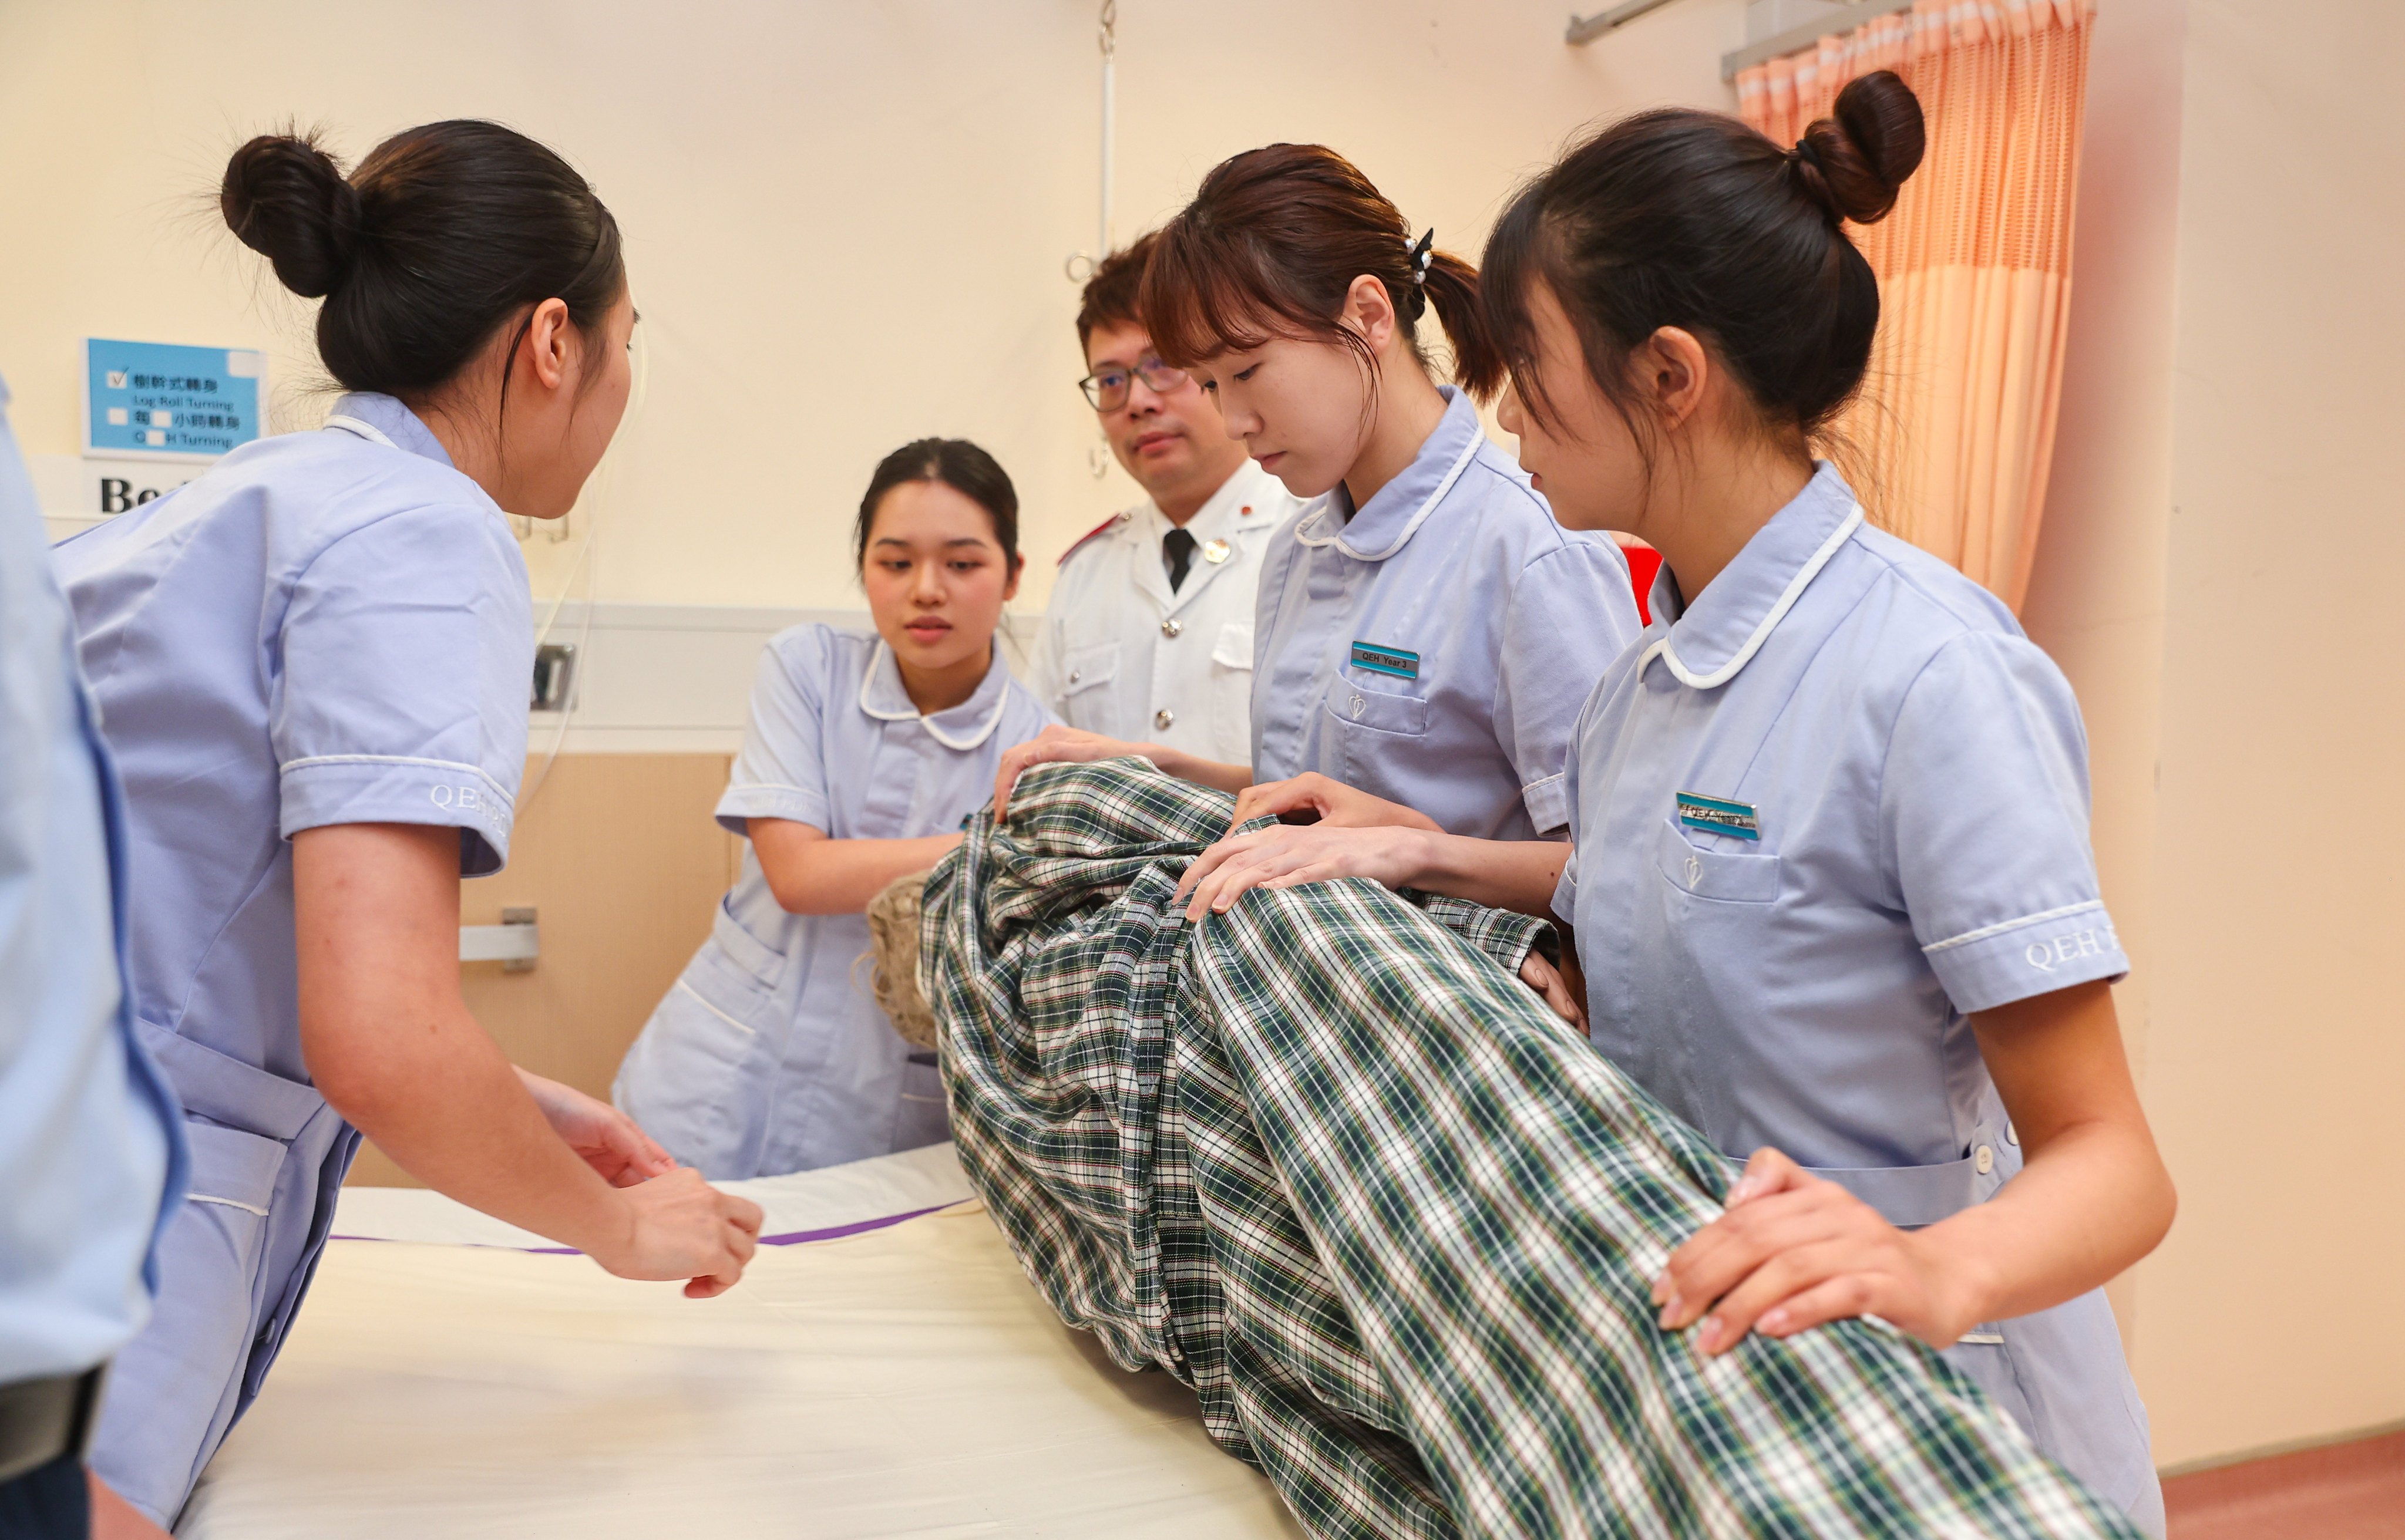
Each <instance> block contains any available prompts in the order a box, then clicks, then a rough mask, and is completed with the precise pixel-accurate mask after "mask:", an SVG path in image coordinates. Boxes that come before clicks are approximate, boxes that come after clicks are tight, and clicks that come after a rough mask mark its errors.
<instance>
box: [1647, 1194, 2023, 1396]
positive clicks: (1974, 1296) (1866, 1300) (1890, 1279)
mask: <svg viewBox="0 0 2405 1540" xmlns="http://www.w3.org/2000/svg"><path fill="white" fill-rule="evenodd" d="M1979 1297H1980V1295H1979V1294H1978V1291H1977V1290H1976V1288H1975V1287H1974V1286H1972V1284H1971V1281H1969V1280H1967V1279H1965V1278H1963V1277H1961V1276H1959V1273H1958V1272H1957V1271H1956V1270H1954V1269H1949V1268H1948V1267H1946V1266H1945V1264H1944V1262H1943V1260H1942V1259H1941V1256H1940V1254H1939V1253H1938V1251H1937V1250H1936V1248H1934V1247H1933V1246H1932V1245H1931V1244H1930V1243H1929V1241H1928V1240H1927V1239H1925V1237H1924V1236H1923V1235H1921V1234H1917V1233H1915V1232H1912V1231H1907V1230H1900V1229H1897V1228H1896V1227H1895V1226H1894V1225H1891V1224H1889V1223H1888V1222H1887V1221H1886V1220H1885V1219H1884V1218H1882V1217H1880V1215H1879V1212H1878V1210H1876V1209H1873V1208H1872V1207H1871V1206H1870V1205H1869V1204H1867V1203H1864V1201H1863V1200H1862V1199H1861V1198H1859V1197H1855V1196H1854V1195H1853V1194H1852V1193H1850V1192H1848V1191H1847V1190H1846V1189H1845V1188H1843V1187H1841V1186H1839V1185H1838V1184H1837V1183H1834V1182H1829V1181H1825V1180H1823V1179H1821V1178H1820V1177H1817V1176H1814V1175H1813V1174H1812V1173H1810V1172H1809V1171H1807V1170H1806V1169H1804V1168H1802V1167H1801V1166H1798V1165H1796V1164H1795V1162H1793V1160H1790V1159H1788V1158H1787V1156H1785V1155H1781V1154H1779V1152H1778V1151H1777V1150H1771V1149H1764V1150H1759V1151H1756V1152H1755V1153H1754V1156H1753V1158H1752V1159H1751V1160H1750V1161H1748V1162H1746V1167H1745V1174H1744V1176H1742V1177H1741V1178H1739V1179H1738V1181H1737V1185H1736V1186H1735V1187H1734V1188H1732V1189H1731V1190H1730V1192H1729V1202H1728V1209H1727V1211H1725V1212H1723V1214H1722V1215H1721V1217H1720V1218H1718V1219H1715V1220H1713V1221H1712V1222H1711V1223H1710V1224H1709V1225H1705V1226H1704V1227H1703V1228H1702V1229H1701V1230H1698V1231H1696V1232H1695V1236H1694V1237H1693V1238H1692V1239H1689V1240H1688V1241H1687V1243H1686V1244H1685V1245H1683V1246H1681V1247H1680V1248H1679V1249H1678V1250H1677V1251H1675V1252H1673V1253H1670V1265H1669V1266H1668V1267H1667V1268H1665V1269H1664V1270H1663V1273H1662V1276H1661V1277H1660V1278H1658V1279H1656V1280H1655V1281H1654V1283H1653V1303H1654V1304H1656V1305H1658V1306H1660V1307H1661V1308H1662V1317H1661V1320H1662V1326H1663V1329H1664V1330H1666V1331H1678V1330H1681V1329H1683V1328H1684V1327H1686V1326H1687V1325H1688V1324H1690V1323H1694V1322H1695V1321H1697V1320H1699V1319H1700V1321H1701V1322H1702V1324H1701V1325H1698V1326H1697V1327H1696V1328H1695V1346H1696V1347H1697V1348H1698V1349H1700V1350H1701V1351H1704V1352H1705V1353H1706V1354H1718V1353H1723V1352H1726V1351H1728V1350H1729V1349H1731V1348H1733V1347H1735V1346H1737V1343H1738V1342H1740V1341H1742V1340H1744V1338H1745V1334H1746V1333H1747V1332H1749V1331H1757V1332H1760V1333H1761V1334H1762V1335H1763V1336H1765V1337H1791V1336H1793V1335H1794V1334H1795V1333H1797V1332H1800V1331H1803V1330H1805V1329H1806V1328H1807V1327H1811V1326H1818V1325H1821V1324H1822V1323H1826V1322H1831V1321H1843V1320H1846V1319H1848V1318H1849V1317H1853V1316H1861V1315H1876V1316H1878V1317H1880V1318H1881V1319H1883V1320H1886V1321H1888V1322H1891V1323H1893V1324H1895V1325H1896V1326H1898V1327H1901V1328H1902V1329H1903V1330H1905V1331H1907V1332H1910V1333H1911V1334H1912V1335H1913V1336H1915V1337H1919V1338H1920V1339H1921V1340H1922V1341H1924V1342H1926V1343H1928V1344H1929V1345H1930V1346H1931V1347H1933V1348H1944V1347H1947V1346H1949V1345H1951V1344H1952V1342H1953V1341H1954V1339H1955V1338H1956V1337H1961V1336H1962V1334H1963V1333H1964V1332H1966V1331H1969V1330H1970V1329H1971V1327H1972V1326H1973V1325H1974V1324H1975V1323H1976V1322H1977V1321H1978V1320H1979V1310H1978V1305H1977V1300H1978V1298H1979ZM1707 1312H1709V1313H1707Z"/></svg>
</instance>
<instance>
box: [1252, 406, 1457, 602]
mask: <svg viewBox="0 0 2405 1540" xmlns="http://www.w3.org/2000/svg"><path fill="white" fill-rule="evenodd" d="M1437 390H1438V392H1439V393H1440V394H1442V396H1443V397H1444V399H1445V406H1444V417H1443V419H1442V421H1441V422H1439V423H1438V424H1437V425H1436V431H1435V432H1433V433H1430V434H1429V435H1428V441H1427V442H1426V443H1424V444H1422V445H1420V451H1419V454H1418V455H1415V456H1413V460H1412V463H1411V464H1410V465H1408V466H1405V467H1404V468H1403V469H1402V472H1401V474H1399V475H1398V476H1397V477H1396V478H1395V479H1394V480H1393V481H1391V482H1388V483H1386V484H1385V485H1384V486H1382V487H1380V488H1379V489H1378V492H1377V495H1376V496H1375V497H1371V499H1370V500H1369V502H1368V503H1366V504H1364V505H1363V506H1362V507H1360V508H1357V509H1356V510H1354V511H1353V517H1352V518H1350V519H1345V518H1343V517H1341V516H1340V515H1339V514H1338V512H1337V507H1338V505H1337V499H1338V498H1339V497H1343V496H1344V483H1342V482H1339V483H1336V485H1335V486H1333V487H1331V488H1330V489H1329V490H1328V491H1327V492H1324V493H1322V494H1321V495H1320V496H1319V497H1315V498H1314V499H1313V500H1312V504H1311V506H1310V507H1309V508H1307V509H1305V510H1304V511H1303V513H1302V517H1301V522H1300V523H1299V524H1297V525H1296V526H1295V532H1294V538H1295V539H1298V540H1300V541H1301V542H1302V543H1303V544H1304V545H1311V546H1321V545H1332V546H1334V547H1336V549H1337V550H1339V551H1342V552H1343V553H1345V554H1346V555H1348V556H1350V557H1352V558H1353V559H1354V560H1356V561H1364V562H1382V561H1385V559H1386V558H1387V557H1389V556H1391V555H1393V554H1394V553H1396V552H1398V551H1400V550H1401V549H1402V548H1403V546H1404V544H1405V542H1407V541H1409V540H1410V539H1411V538H1412V537H1413V535H1416V534H1418V533H1419V529H1420V525H1424V524H1426V523H1428V515H1429V514H1431V513H1434V512H1435V511H1436V510H1437V505H1438V504H1439V503H1441V502H1442V501H1444V495H1445V494H1446V493H1448V492H1450V491H1452V490H1453V483H1456V482H1457V481H1459V480H1461V473H1462V472H1463V471H1465V470H1467V469H1470V461H1471V460H1473V459H1475V458H1476V457H1477V455H1478V449H1479V446H1480V445H1481V444H1484V442H1485V441H1486V430H1485V428H1484V427H1481V426H1480V424H1479V421H1478V412H1477V409H1476V408H1474V407H1472V406H1471V405H1470V397H1469V396H1468V394H1467V393H1465V392H1463V391H1461V390H1459V389H1456V387H1454V386H1452V385H1439V386H1437Z"/></svg>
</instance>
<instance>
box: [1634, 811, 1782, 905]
mask: <svg viewBox="0 0 2405 1540" xmlns="http://www.w3.org/2000/svg"><path fill="white" fill-rule="evenodd" d="M1653 863H1654V866H1655V868H1656V869H1657V870H1658V871H1660V873H1661V874H1662V880H1663V881H1665V882H1667V883H1668V884H1669V885H1670V886H1671V887H1673V888H1676V889H1679V890H1680V891H1681V892H1682V893H1692V894H1694V895H1695V897H1697V898H1701V899H1712V900H1716V901H1718V902H1720V903H1771V902H1773V901H1774V900H1776V899H1777V898H1778V897H1779V858H1778V857H1777V856H1775V855H1762V854H1756V853H1755V852H1753V851H1750V850H1707V849H1705V848H1703V847H1700V846H1698V845H1696V844H1695V843H1694V842H1693V841H1691V840H1689V839H1688V838H1687V836H1686V834H1685V833H1683V832H1681V830H1680V828H1679V824H1678V820H1676V819H1663V820H1662V832H1661V833H1660V834H1659V835H1657V836H1656V837H1655V840H1654V858H1653Z"/></svg>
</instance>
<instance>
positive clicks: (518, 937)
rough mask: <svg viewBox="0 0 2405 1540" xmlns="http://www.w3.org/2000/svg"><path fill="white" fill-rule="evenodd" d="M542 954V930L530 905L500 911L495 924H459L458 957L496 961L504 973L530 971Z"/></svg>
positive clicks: (468, 959) (465, 959)
mask: <svg viewBox="0 0 2405 1540" xmlns="http://www.w3.org/2000/svg"><path fill="white" fill-rule="evenodd" d="M541 955H542V932H541V930H540V929H539V928H538V927H537V926H536V925H535V921H534V908H533V906H532V905H531V904H529V905H526V906H523V907H512V908H507V909H504V910H502V911H501V922H500V923H499V925H462V926H461V927H459V960H460V961H462V962H498V963H499V964H500V965H501V972H502V973H531V972H532V971H533V969H534V964H535V959H537V958H538V957H540V956H541Z"/></svg>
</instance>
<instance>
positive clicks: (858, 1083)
mask: <svg viewBox="0 0 2405 1540" xmlns="http://www.w3.org/2000/svg"><path fill="white" fill-rule="evenodd" d="M1057 720H1058V719H1056V718H1055V717H1054V716H1053V715H1052V713H1051V712H1050V711H1048V710H1047V709H1046V708H1045V707H1044V705H1043V703H1042V702H1041V701H1039V700H1038V699H1036V697H1035V695H1034V693H1033V692H1032V691H1030V690H1029V689H1028V688H1027V687H1026V686H1025V685H1022V684H1020V682H1019V681H1018V680H1017V679H1012V678H1011V675H1010V667H1009V665H1007V664H1006V663H1005V662H1004V661H1003V658H1002V650H1001V649H1000V648H996V649H995V650H994V656H993V662H992V665H991V666H990V667H988V668H987V670H986V675H985V679H984V680H983V681H982V682H981V683H979V684H978V686H977V693H975V694H973V695H971V696H970V697H969V698H968V699H967V700H965V701H963V702H962V703H961V704H960V705H958V706H955V707H950V708H949V709H947V710H943V711H938V712H935V714H934V715H932V716H924V717H922V716H921V715H920V714H919V708H918V707H915V706H913V705H911V704H910V697H909V695H908V693H907V692H906V691H905V690H904V689H903V686H902V675H901V671H900V670H899V669H898V668H897V667H896V666H895V665H894V661H893V649H891V648H889V647H887V646H886V645H885V644H884V642H882V641H881V640H879V638H878V637H877V636H876V634H875V633H873V632H858V631H842V630H837V629H836V628H834V627H832V626H825V625H815V624H812V625H797V626H795V627H794V628H792V629H791V630H788V631H783V632H780V633H779V634H778V635H777V636H776V637H772V638H770V640H769V642H768V646H767V651H764V652H763V653H762V654H761V656H760V667H759V672H758V673H757V675H756V676H755V677H754V679H753V681H752V721H751V724H750V726H749V727H747V728H746V729H745V731H744V734H743V752H742V753H741V755H740V756H738V758H737V760H736V762H735V769H734V773H733V775H732V776H731V777H729V779H728V783H727V787H726V794H725V795H724V796H723V797H721V798H720V799H719V802H718V821H719V822H720V823H722V824H724V826H725V827H726V828H727V830H728V831H729V832H731V833H738V834H743V833H748V832H749V824H748V820H749V819H791V820H792V821H793V822H795V823H807V824H809V825H810V826H811V827H812V828H814V829H818V830H820V831H822V832H823V833H825V834H826V835H827V837H828V838H830V839H920V838H923V837H925V836H926V835H929V834H949V833H957V832H958V831H959V829H960V827H961V821H962V819H965V818H966V817H967V816H968V815H969V814H970V813H972V812H974V811H976V810H977V808H978V807H981V806H983V805H985V803H986V801H987V799H988V798H990V797H991V796H992V794H993V777H994V772H995V770H996V769H997V767H998V766H999V764H1000V762H1001V759H1002V751H1003V750H1004V749H1007V748H1009V747H1010V746H1011V745H1012V744H1015V743H1023V742H1025V741H1026V740H1027V739H1029V738H1032V737H1034V735H1036V734H1038V733H1040V732H1042V731H1043V730H1044V729H1045V727H1046V726H1048V724H1050V723H1051V722H1053V721H1057ZM867 955H868V920H867V917H865V916H863V915H794V914H788V913H786V912H785V910H784V909H783V908H782V907H781V905H779V903H777V895H776V894H775V893H773V892H771V891H770V890H769V888H768V878H767V875H766V874H765V873H763V872H762V871H761V869H760V856H759V853H758V852H757V851H756V850H754V849H753V848H752V847H751V846H749V845H748V844H747V845H746V846H745V847H744V850H743V872H742V875H741V876H740V877H739V878H738V880H737V882H736V884H735V887H734V889H732V890H731V891H729V892H728V893H727V895H726V897H725V898H724V899H723V900H722V901H720V903H719V905H718V912H717V913H716V914H715V915H714V916H713V917H711V922H710V938H709V939H708V940H707V941H704V942H703V943H702V944H701V948H700V950H698V951H696V953H694V956H693V960H692V961H691V962H690V963H688V964H686V966H685V971H684V973H683V975H682V977H680V978H679V979H678V980H677V981H676V984H675V986H674V987H671V988H670V989H669V990H668V994H667V995H666V996H665V997H664V998H662V1000H661V1001H660V1003H659V1006H658V1008H657V1009H656V1010H654V1012H653V1013H652V1019H651V1021H650V1022H649V1023H648V1024H646V1025H645V1026H644V1028H643V1032H642V1035H641V1036H640V1037H639V1038H637V1039H636V1040H635V1045H634V1046H633V1047H632V1048H630V1049H628V1050H627V1052H626V1062H625V1063H623V1064H622V1065H620V1066H619V1069H618V1081H617V1086H616V1090H615V1092H614V1095H615V1098H616V1099H617V1103H618V1105H619V1107H620V1108H622V1109H624V1110H625V1112H626V1113H627V1115H629V1116H631V1117H632V1118H634V1119H635V1121H636V1122H638V1123H640V1124H641V1125H642V1126H643V1128H644V1131H645V1132H647V1133H649V1134H650V1135H651V1136H652V1137H653V1138H654V1139H656V1140H658V1141H660V1143H661V1144H662V1145H663V1146H664V1147H666V1148H667V1150H668V1153H669V1154H671V1155H675V1156H676V1157H677V1159H678V1160H680V1161H682V1162H683V1163H684V1164H686V1165H688V1166H692V1167H695V1168H696V1169H699V1170H700V1171H701V1173H702V1174H703V1175H704V1176H707V1177H709V1178H710V1180H712V1181H714V1182H716V1181H728V1180H732V1179H734V1178H737V1177H748V1176H777V1175H781V1174H783V1173H785V1172H788V1171H804V1170H811V1169H816V1168H818V1167H821V1166H834V1165H838V1164H840V1163H842V1162H844V1161H848V1160H865V1159H867V1158H868V1157H869V1156H871V1155H891V1154H893V1152H894V1151H896V1150H908V1149H915V1148H917V1147H918V1146H920V1145H922V1144H935V1143H940V1142H942V1141H943V1140H945V1139H946V1138H947V1137H949V1136H948V1133H947V1130H946V1127H945V1119H944V1092H943V1085H942V1082H941V1080H940V1079H939V1078H938V1077H937V1075H936V1072H935V1056H934V1055H932V1054H928V1053H916V1052H914V1051H913V1050H912V1049H911V1047H910V1045H909V1044H908V1043H906V1042H904V1041H903V1040H902V1038H901V1037H900V1036H899V1035H897V1034H896V1033H895V1032H894V1030H893V1025H892V1023H890V1022H888V1021H887V1020H886V1019H885V1014H884V1013H883V1012H881V1011H879V1009H878V1008H877V1002H876V1001H875V999H874V998H872V996H871V995H870V992H869V977H868V964H867V962H866V960H865V959H866V958H867Z"/></svg>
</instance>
